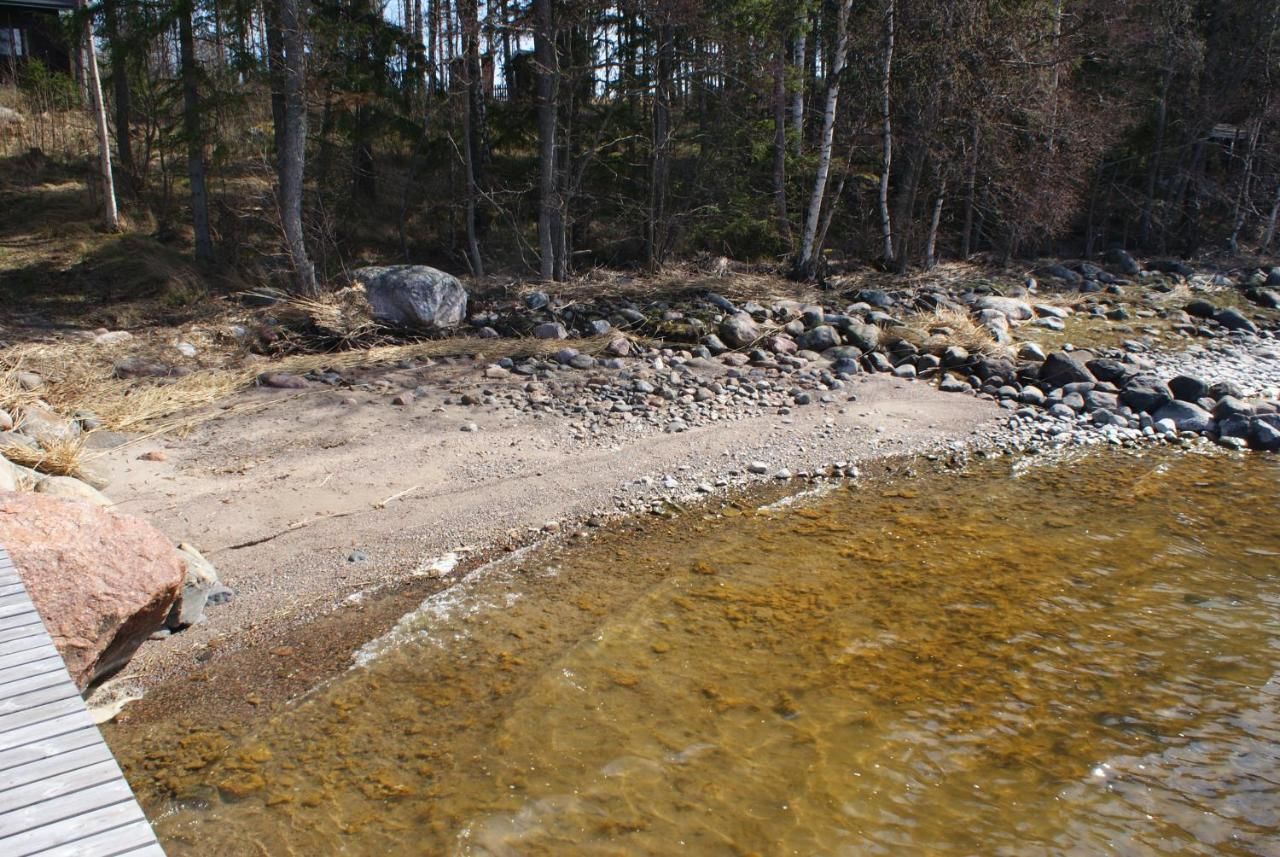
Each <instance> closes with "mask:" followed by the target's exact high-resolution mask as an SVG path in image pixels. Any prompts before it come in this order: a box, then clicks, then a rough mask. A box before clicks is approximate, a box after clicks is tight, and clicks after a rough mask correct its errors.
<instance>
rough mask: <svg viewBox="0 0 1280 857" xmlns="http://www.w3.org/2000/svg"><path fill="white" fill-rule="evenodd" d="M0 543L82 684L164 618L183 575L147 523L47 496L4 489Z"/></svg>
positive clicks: (114, 666)
mask: <svg viewBox="0 0 1280 857" xmlns="http://www.w3.org/2000/svg"><path fill="white" fill-rule="evenodd" d="M0 545H2V546H4V547H5V548H6V549H7V550H8V551H9V555H10V556H11V557H12V558H13V562H14V565H16V566H17V567H18V574H19V575H20V576H21V577H22V582H23V583H24V584H25V585H26V588H27V592H28V593H29V594H30V595H31V600H32V601H33V602H35V605H36V610H38V611H39V612H40V617H41V618H42V619H44V624H45V627H46V628H48V630H49V635H50V636H51V637H53V642H54V644H55V645H56V646H57V647H58V651H59V652H60V653H61V654H62V659H63V660H64V661H66V664H67V669H68V670H69V671H70V673H71V677H72V678H73V679H75V682H76V684H77V685H79V686H80V688H81V690H83V689H84V688H85V687H87V686H88V685H89V684H90V683H91V682H93V681H94V680H96V679H99V678H102V677H103V676H105V675H109V674H110V673H112V672H115V671H116V670H118V669H119V668H120V667H122V666H124V665H125V664H126V663H127V662H128V661H129V658H131V657H132V656H133V653H134V652H135V651H137V649H138V646H140V645H142V642H143V641H144V640H146V639H147V637H148V636H150V635H151V633H152V632H153V631H155V630H157V629H158V628H160V627H161V626H163V625H164V621H165V617H166V616H168V614H169V608H170V607H171V606H172V604H173V601H174V599H175V598H176V597H177V595H178V590H179V588H181V586H182V580H183V575H184V573H185V572H184V569H183V565H182V562H181V560H180V559H179V558H178V555H177V553H176V552H175V551H174V548H173V544H172V543H170V541H169V540H168V539H166V538H165V537H164V536H163V535H161V533H160V532H159V531H158V530H156V529H155V528H154V527H152V526H151V525H150V524H148V523H146V522H145V521H140V520H138V519H137V518H133V517H130V516H129V515H120V514H115V513H112V512H108V511H106V510H104V509H102V508H100V507H97V506H93V505H90V504H89V503H84V502H81V501H71V500H59V499H56V498H53V497H49V496H46V495H42V494H25V493H0Z"/></svg>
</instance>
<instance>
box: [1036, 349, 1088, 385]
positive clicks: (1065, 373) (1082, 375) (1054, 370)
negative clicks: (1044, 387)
mask: <svg viewBox="0 0 1280 857" xmlns="http://www.w3.org/2000/svg"><path fill="white" fill-rule="evenodd" d="M1040 380H1041V381H1044V382H1045V383H1046V384H1048V385H1049V386H1051V387H1061V386H1063V385H1064V384H1078V383H1092V382H1093V381H1094V377H1093V374H1092V373H1091V372H1090V371H1089V370H1088V369H1087V368H1086V367H1085V365H1084V364H1083V363H1081V362H1080V361H1079V360H1077V359H1076V358H1074V357H1072V356H1071V355H1070V354H1066V353H1064V352H1061V351H1055V352H1054V353H1052V354H1050V355H1049V356H1048V357H1046V358H1045V361H1044V363H1043V364H1042V365H1041V366H1040Z"/></svg>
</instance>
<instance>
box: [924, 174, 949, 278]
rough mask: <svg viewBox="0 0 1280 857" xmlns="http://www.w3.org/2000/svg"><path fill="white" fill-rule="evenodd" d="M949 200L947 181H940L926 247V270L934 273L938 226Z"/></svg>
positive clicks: (936, 261)
mask: <svg viewBox="0 0 1280 857" xmlns="http://www.w3.org/2000/svg"><path fill="white" fill-rule="evenodd" d="M946 199H947V181H946V179H939V180H938V196H937V198H936V199H934V201H933V217H932V219H930V221H929V239H928V240H927V241H926V242H925V245H924V269H925V270H926V271H932V270H933V266H934V265H936V264H937V263H938V256H937V251H938V225H939V224H941V223H942V206H943V205H944V204H945V203H946Z"/></svg>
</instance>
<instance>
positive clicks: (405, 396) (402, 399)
mask: <svg viewBox="0 0 1280 857" xmlns="http://www.w3.org/2000/svg"><path fill="white" fill-rule="evenodd" d="M416 399H417V396H415V395H414V394H413V392H412V391H410V390H405V391H404V392H403V393H397V394H396V395H395V396H394V397H392V399H391V404H393V405H412V404H413V403H414V401H415V400H416Z"/></svg>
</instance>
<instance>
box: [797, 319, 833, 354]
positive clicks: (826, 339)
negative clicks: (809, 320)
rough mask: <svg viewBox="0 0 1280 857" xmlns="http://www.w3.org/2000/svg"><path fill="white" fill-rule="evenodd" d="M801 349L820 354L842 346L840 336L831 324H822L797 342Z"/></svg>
mask: <svg viewBox="0 0 1280 857" xmlns="http://www.w3.org/2000/svg"><path fill="white" fill-rule="evenodd" d="M796 344H797V345H799V346H800V347H801V348H807V349H808V350H810V351H817V352H819V353H821V352H823V351H826V350H827V349H828V348H835V347H836V346H837V345H839V344H840V334H838V333H836V329H835V328H834V327H832V326H831V325H829V324H820V325H818V326H817V327H815V328H814V329H813V330H811V331H809V332H808V333H806V334H804V335H803V336H801V337H800V338H799V339H797V340H796Z"/></svg>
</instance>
